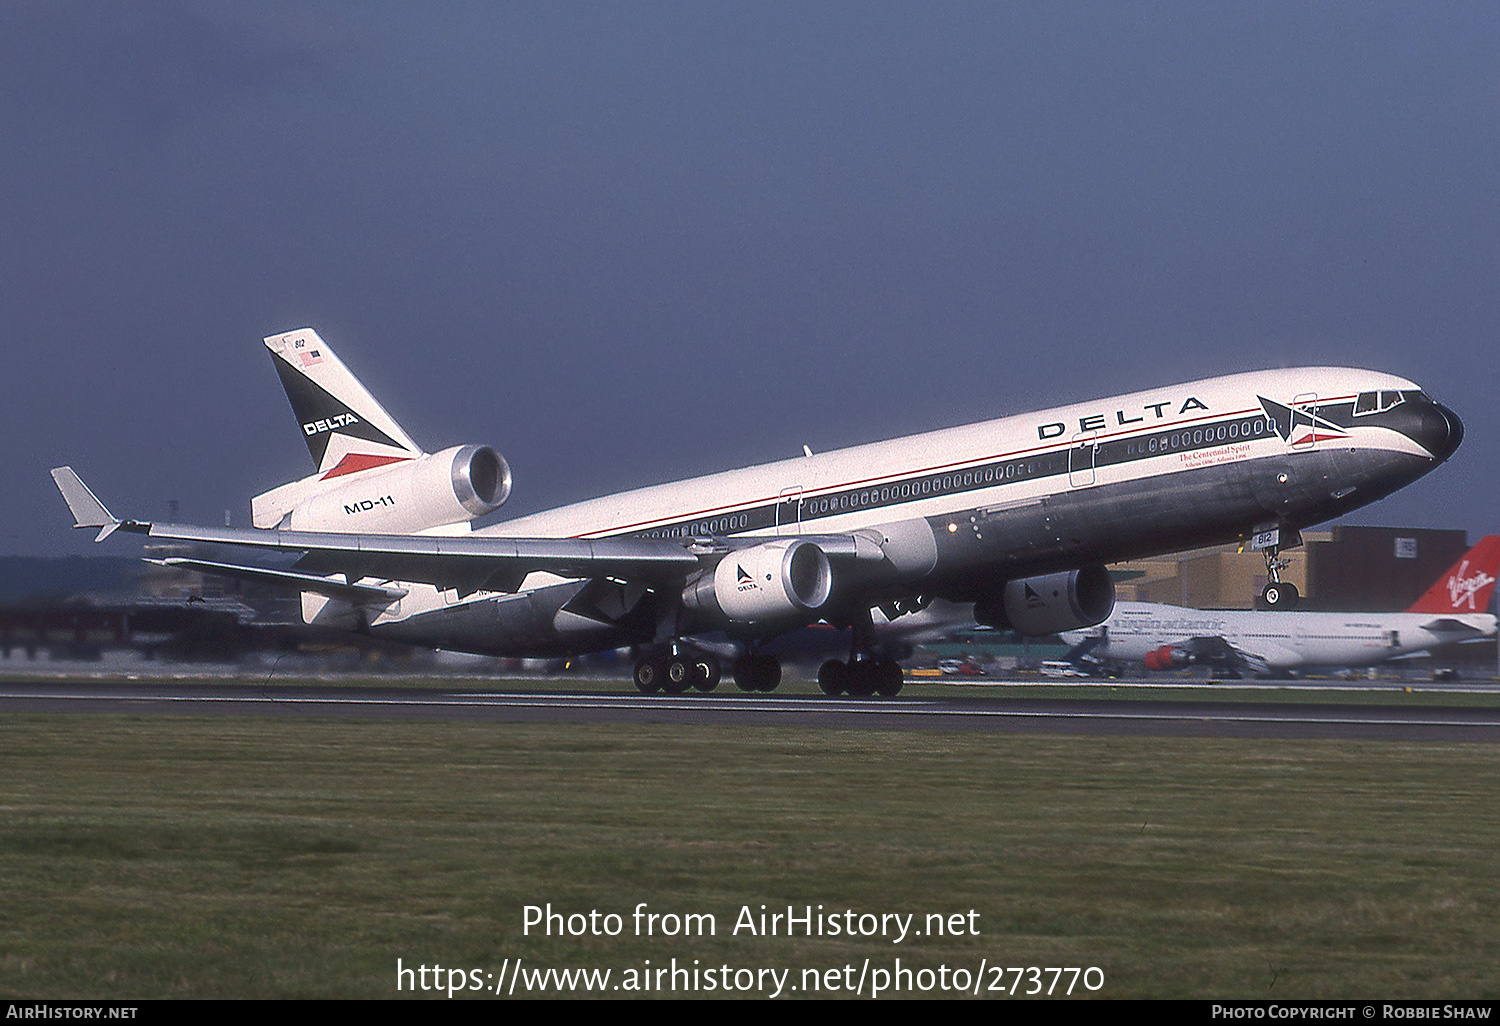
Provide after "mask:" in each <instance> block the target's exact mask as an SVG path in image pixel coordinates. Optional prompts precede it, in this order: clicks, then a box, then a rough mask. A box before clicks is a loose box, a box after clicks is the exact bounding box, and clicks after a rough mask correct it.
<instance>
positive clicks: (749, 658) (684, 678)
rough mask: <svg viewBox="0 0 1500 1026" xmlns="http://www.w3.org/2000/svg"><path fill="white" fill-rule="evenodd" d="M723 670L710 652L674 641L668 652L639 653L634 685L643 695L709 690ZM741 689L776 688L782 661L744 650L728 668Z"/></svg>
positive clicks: (759, 689) (761, 689) (715, 684)
mask: <svg viewBox="0 0 1500 1026" xmlns="http://www.w3.org/2000/svg"><path fill="white" fill-rule="evenodd" d="M721 673H722V670H721V668H720V664H719V659H718V657H717V656H715V655H714V654H713V653H711V652H699V651H697V650H695V649H692V648H689V647H688V646H686V645H682V644H675V645H673V650H672V651H668V652H667V653H665V654H663V653H653V654H647V655H644V656H642V657H641V658H640V659H638V660H636V664H635V686H636V688H637V690H639V691H641V692H642V693H643V694H647V695H651V694H655V693H656V692H658V691H661V692H665V693H666V694H669V695H680V694H683V693H684V692H686V691H688V690H689V689H691V690H694V691H702V692H709V691H712V690H713V689H714V688H716V687H718V686H719V679H720V674H721ZM730 673H731V674H732V675H733V677H734V683H735V686H736V687H738V688H739V689H740V690H741V691H775V690H776V687H777V685H779V684H780V683H781V662H780V660H778V659H777V658H776V657H775V656H768V655H762V654H761V653H759V652H753V651H752V652H747V653H746V654H745V655H742V656H740V657H739V658H738V659H736V660H735V661H734V664H733V665H732V666H731V667H730Z"/></svg>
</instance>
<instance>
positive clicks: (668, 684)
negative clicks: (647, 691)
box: [661, 656, 698, 695]
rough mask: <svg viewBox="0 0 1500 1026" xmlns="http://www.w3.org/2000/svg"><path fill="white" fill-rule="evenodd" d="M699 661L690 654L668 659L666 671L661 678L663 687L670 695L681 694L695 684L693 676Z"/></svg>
mask: <svg viewBox="0 0 1500 1026" xmlns="http://www.w3.org/2000/svg"><path fill="white" fill-rule="evenodd" d="M697 669H698V661H697V660H696V659H693V658H691V657H690V656H676V657H675V658H672V659H669V660H667V664H666V673H665V674H663V676H662V679H661V689H662V690H663V691H665V692H666V693H667V694H669V695H680V694H682V693H683V692H684V691H686V690H687V689H688V688H690V687H692V686H693V677H694V675H695V674H696V672H697Z"/></svg>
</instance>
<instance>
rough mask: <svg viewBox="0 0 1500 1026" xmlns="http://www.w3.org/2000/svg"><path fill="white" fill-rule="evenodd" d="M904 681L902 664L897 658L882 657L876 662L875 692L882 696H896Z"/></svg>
mask: <svg viewBox="0 0 1500 1026" xmlns="http://www.w3.org/2000/svg"><path fill="white" fill-rule="evenodd" d="M903 683H905V678H904V677H903V675H902V673H901V664H900V663H898V662H896V660H894V659H882V660H880V661H879V662H877V663H876V664H875V693H876V694H877V695H879V696H880V697H881V698H895V697H896V696H897V695H899V694H900V693H901V685H902V684H903Z"/></svg>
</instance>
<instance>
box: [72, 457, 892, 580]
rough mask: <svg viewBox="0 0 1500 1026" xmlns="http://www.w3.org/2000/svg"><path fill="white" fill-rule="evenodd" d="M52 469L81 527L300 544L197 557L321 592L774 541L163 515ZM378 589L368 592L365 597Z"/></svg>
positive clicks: (592, 569) (840, 538)
mask: <svg viewBox="0 0 1500 1026" xmlns="http://www.w3.org/2000/svg"><path fill="white" fill-rule="evenodd" d="M52 477H53V480H54V481H56V482H57V486H58V489H59V490H60V491H61V492H62V494H63V498H64V500H66V501H67V503H68V508H69V509H70V510H72V512H73V519H74V521H75V524H74V526H75V527H79V528H91V529H92V528H99V535H98V538H97V539H96V540H98V541H102V540H104V539H105V538H106V537H108V536H109V535H110V534H112V533H114V532H115V531H117V530H119V531H125V532H127V533H130V534H141V535H145V536H146V537H148V538H153V539H157V540H160V541H174V542H197V543H203V544H215V545H237V546H242V547H245V548H252V549H260V550H264V551H274V552H300V553H301V554H302V555H301V557H300V558H299V559H298V560H297V562H296V564H295V570H296V571H301V572H302V573H288V572H286V571H274V570H267V569H265V568H261V567H246V566H237V565H235V564H230V563H217V562H209V561H202V560H200V561H195V562H197V563H198V565H196V566H194V567H192V569H196V570H202V571H204V572H206V573H215V574H220V575H223V576H241V577H256V578H257V579H259V580H261V581H263V582H267V583H279V584H284V585H286V586H288V587H295V588H300V589H302V590H308V591H319V590H320V588H319V587H315V586H314V585H313V583H312V582H315V581H316V582H323V583H324V584H326V583H327V580H326V577H323V576H319V575H331V574H343V575H346V577H347V579H348V580H349V581H351V582H353V581H358V580H362V579H365V578H373V579H375V580H378V581H411V582H418V583H422V584H430V585H433V586H434V587H436V588H440V589H443V590H448V589H454V590H457V591H458V592H459V593H460V594H470V593H472V592H476V591H516V590H517V589H519V588H520V586H521V582H522V581H524V580H525V579H526V576H527V575H528V574H530V573H533V572H536V571H545V572H547V573H553V574H557V575H558V576H561V577H574V578H588V577H621V578H627V579H630V580H644V581H646V582H648V583H661V584H667V583H675V584H679V585H680V584H681V583H682V581H683V580H684V579H685V578H686V577H687V575H688V574H690V573H692V572H693V571H695V570H697V569H699V568H700V567H702V566H704V565H705V564H706V563H707V562H712V561H714V560H715V558H716V557H718V556H721V555H722V554H723V553H724V552H727V551H729V550H730V549H731V548H741V547H746V546H749V545H757V544H761V543H762V542H766V541H771V540H774V539H770V538H736V539H732V540H729V541H725V540H723V539H697V538H683V539H662V538H595V539H588V538H501V537H493V536H490V535H473V534H469V535H459V536H435V535H404V534H338V533H332V532H326V531H283V530H279V529H273V530H259V529H253V528H252V529H246V528H229V527H222V528H212V527H195V526H192V525H185V524H157V523H149V522H145V521H139V520H121V519H119V518H117V517H115V516H114V515H113V514H111V513H110V512H109V510H108V509H107V508H106V507H105V506H104V504H103V503H102V502H100V501H99V500H98V498H96V497H95V496H94V493H93V492H91V491H90V490H89V488H88V486H87V485H85V484H84V483H83V481H82V480H81V479H80V478H79V477H78V475H77V473H75V472H74V471H73V468H71V467H58V468H56V469H54V470H53V471H52ZM799 537H800V536H799ZM805 540H807V541H811V542H813V543H814V544H817V545H818V547H819V548H821V549H823V551H824V553H825V554H826V555H828V556H830V557H836V558H854V559H883V558H884V556H885V553H884V550H883V549H881V548H880V546H879V545H878V544H876V543H875V542H874V541H873V540H871V539H870V538H868V537H866V536H864V535H807V536H805ZM178 565H183V564H178ZM325 593H326V591H325ZM341 597H342V596H341ZM372 597H373V596H367V597H366V600H368V599H369V598H372ZM390 597H392V598H393V597H394V596H390Z"/></svg>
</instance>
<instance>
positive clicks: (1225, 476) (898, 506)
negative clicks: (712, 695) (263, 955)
mask: <svg viewBox="0 0 1500 1026" xmlns="http://www.w3.org/2000/svg"><path fill="white" fill-rule="evenodd" d="M266 346H267V348H268V349H269V350H270V352H271V357H272V363H273V364H274V365H275V368H276V370H277V373H278V374H279V375H280V377H281V381H282V384H283V386H284V387H285V389H286V392H287V396H288V398H289V399H290V401H291V405H292V409H293V411H294V413H295V414H296V418H297V423H298V425H299V426H300V430H301V433H302V435H303V438H304V440H305V441H306V442H307V445H308V448H309V449H310V451H311V453H312V456H313V462H314V464H315V465H316V467H317V471H316V472H315V473H314V474H312V475H311V476H309V477H305V478H302V479H301V480H298V481H294V482H292V483H290V484H287V485H283V486H281V487H280V488H276V489H274V490H272V491H270V492H267V493H265V494H264V495H260V496H257V497H256V499H255V500H254V502H253V504H252V514H253V516H252V520H253V523H254V527H253V528H249V529H238V530H236V529H230V528H211V527H194V526H184V525H174V524H159V523H146V522H141V521H136V520H120V519H118V518H116V517H114V516H113V515H112V514H111V513H110V512H109V510H107V509H106V508H105V507H104V505H103V504H102V503H100V502H99V500H98V499H97V498H95V497H94V495H93V494H92V493H91V492H90V491H89V490H88V488H87V487H85V486H84V484H83V482H82V481H81V480H80V479H79V478H78V476H77V475H76V474H75V473H74V472H73V471H72V470H71V469H70V468H67V467H60V468H57V469H56V470H54V471H53V477H54V479H55V480H56V481H57V484H58V486H59V487H60V489H61V490H62V493H63V496H64V498H65V499H66V500H67V502H68V505H69V506H70V508H71V509H72V512H73V515H74V519H75V521H76V526H78V527H86V528H97V529H99V539H100V540H102V539H103V538H105V537H106V536H108V535H110V534H111V533H113V532H114V531H116V530H121V531H127V532H133V533H137V534H143V535H146V536H148V537H149V538H150V539H152V540H153V541H156V542H162V541H169V542H178V543H183V542H186V543H193V542H203V543H219V544H225V545H234V546H244V547H249V548H253V549H261V550H276V551H284V552H295V553H298V554H299V558H298V559H297V562H296V564H295V566H293V567H292V568H291V569H278V568H268V567H263V566H257V565H255V564H253V563H246V562H240V561H237V560H236V561H225V560H221V559H218V558H207V557H205V558H189V557H176V558H171V559H167V560H165V562H167V563H169V564H171V565H176V566H183V567H187V568H190V569H195V570H199V571H203V572H207V573H215V574H222V575H226V576H231V577H239V578H248V579H252V580H257V581H262V582H268V583H272V584H278V585H282V586H285V587H287V588H291V589H295V590H297V591H300V592H301V593H302V609H303V617H304V619H306V620H307V622H309V623H314V624H324V625H331V626H341V627H347V628H349V629H351V630H358V631H368V632H369V633H371V634H375V635H381V636H385V637H389V638H395V639H400V640H404V641H408V642H411V643H414V644H420V645H426V646H437V647H444V648H452V649H461V650H466V651H472V652H484V653H492V654H497V655H541V656H546V655H559V654H571V653H578V652H587V651H595V650H601V649H608V648H617V647H620V646H624V645H631V646H635V647H636V648H637V650H638V652H639V653H640V658H639V660H638V662H637V663H636V669H635V679H636V683H637V685H638V686H639V687H640V688H641V689H642V690H646V691H653V690H657V689H659V688H664V689H666V690H668V691H672V692H678V691H681V690H684V689H686V688H688V687H690V686H691V687H698V688H699V689H702V690H708V689H710V688H712V687H713V686H714V685H715V684H716V683H717V682H718V679H719V672H720V671H719V663H718V660H717V659H716V658H715V657H714V656H713V654H712V652H711V651H709V650H708V649H707V648H706V647H704V646H702V645H695V644H694V639H695V638H703V637H705V636H709V635H720V634H722V635H727V636H728V638H730V639H731V640H734V641H735V642H737V644H738V645H740V646H741V650H742V651H743V655H741V656H740V657H738V658H736V659H735V661H734V676H735V680H736V683H738V684H739V685H740V686H741V687H743V688H745V689H746V690H766V691H769V690H772V689H774V688H775V687H776V685H777V683H778V682H779V680H780V677H781V668H780V665H779V663H778V662H777V661H776V660H775V659H774V658H773V657H771V656H769V655H768V654H766V653H765V652H764V651H762V648H761V646H762V644H763V643H764V642H767V641H769V640H771V639H774V638H776V637H777V636H779V635H781V634H783V633H785V632H787V631H790V630H793V629H796V628H798V627H801V626H804V625H807V624H811V623H816V622H819V621H822V622H826V623H829V624H831V625H833V626H836V627H839V628H841V629H848V630H850V632H851V635H850V636H851V640H850V658H849V660H848V661H847V662H845V661H842V660H831V661H829V662H828V663H826V664H825V665H824V667H823V670H822V672H821V673H820V683H822V685H823V687H824V689H825V690H826V691H828V692H829V693H839V692H842V691H848V692H850V693H852V694H871V693H877V692H878V693H881V694H894V693H895V692H896V691H897V690H899V689H900V686H901V671H900V667H899V666H898V665H897V664H896V663H895V662H894V660H892V659H890V658H889V657H888V656H887V655H886V654H885V653H883V652H882V651H881V649H880V645H879V640H878V638H877V636H876V635H875V633H874V632H873V631H872V629H871V617H870V611H871V610H872V609H875V608H878V609H881V610H883V611H884V612H885V614H886V616H887V617H888V618H891V617H896V616H900V615H901V614H902V613H904V612H909V611H914V610H917V609H920V608H922V607H923V606H924V605H925V603H926V602H927V601H928V600H930V599H932V598H944V599H948V600H951V601H957V602H964V603H973V605H974V617H975V619H977V620H978V621H980V622H981V623H986V624H992V625H996V626H1009V627H1012V628H1014V629H1016V630H1018V631H1021V632H1024V633H1027V634H1033V635H1045V634H1053V633H1056V632H1057V631H1061V630H1069V629H1072V628H1076V627H1082V626H1086V625H1089V624H1094V623H1098V622H1100V621H1102V620H1103V619H1104V618H1105V617H1107V616H1108V615H1109V612H1110V609H1111V608H1112V606H1113V604H1114V587H1113V585H1112V584H1111V582H1110V578H1109V574H1108V572H1107V571H1106V570H1105V568H1104V564H1105V563H1107V562H1113V561H1116V560H1123V559H1130V558H1138V557H1141V556H1146V555H1150V554H1156V553H1162V552H1168V551H1176V550H1180V549H1188V548H1195V547H1199V546H1204V545H1212V544H1218V543H1225V542H1230V541H1234V540H1237V539H1249V538H1254V539H1256V542H1255V544H1256V546H1257V547H1260V548H1264V550H1265V552H1266V557H1267V563H1268V566H1270V567H1272V568H1273V569H1272V574H1271V576H1272V579H1273V580H1275V579H1276V574H1275V570H1274V567H1275V556H1276V554H1277V552H1278V549H1279V548H1280V547H1284V546H1286V545H1289V544H1296V542H1297V541H1298V535H1297V531H1298V529H1299V528H1302V527H1306V526H1308V525H1311V524H1315V523H1319V522H1321V521H1324V520H1327V519H1330V518H1332V517H1336V516H1339V515H1341V514H1344V513H1347V512H1349V511H1350V510H1352V509H1356V508H1358V507H1360V506H1363V505H1364V504H1366V503H1369V502H1373V501H1375V500H1376V499H1379V498H1382V497H1384V496H1386V495H1389V494H1390V493H1391V492H1393V491H1395V490H1396V489H1398V488H1400V487H1402V486H1404V485H1406V484H1409V483H1410V482H1412V481H1414V480H1416V479H1417V478H1419V477H1421V476H1422V475H1423V474H1426V473H1427V472H1428V471H1430V470H1432V469H1433V468H1434V467H1436V466H1437V465H1438V464H1440V463H1442V462H1443V461H1444V460H1446V459H1447V458H1448V457H1449V456H1450V455H1451V454H1452V453H1453V451H1454V450H1455V449H1456V448H1457V447H1458V444H1459V442H1460V440H1461V438H1462V434H1463V428H1462V425H1461V424H1460V422H1459V419H1458V417H1457V416H1455V415H1454V414H1453V413H1452V412H1450V411H1449V410H1447V409H1445V408H1444V407H1442V406H1441V405H1439V404H1437V403H1435V402H1434V401H1433V400H1431V399H1430V398H1428V397H1427V395H1425V394H1424V393H1423V392H1422V391H1421V389H1420V388H1418V386H1417V385H1415V384H1413V383H1412V382H1410V381H1407V380H1405V379H1403V378H1399V377H1395V376H1393V375H1390V374H1382V373H1377V372H1374V371H1364V370H1353V369H1347V368H1334V367H1305V368H1299V369H1293V370H1272V371H1256V372H1251V373H1246V374H1235V375H1232V376H1229V377H1221V378H1212V379H1209V380H1205V381H1194V382H1188V383H1185V384H1180V385H1172V386H1168V387H1164V388H1159V389H1152V390H1150V391H1146V392H1137V393H1133V394H1130V395H1123V396H1118V397H1115V398H1111V399H1101V400H1098V401H1095V402H1088V403H1082V404H1079V405H1076V406H1066V407H1062V408H1060V409H1054V410H1046V411H1042V412H1039V413H1031V414H1023V415H1020V416H1011V417H1006V418H1003V419H1000V420H992V421H987V422H984V423H980V424H971V425H968V426H965V427H956V428H949V429H947V430H942V431H934V432H930V433H927V434H921V435H913V436H910V437H906V438H898V439H894V440H892V441H886V442H877V443H874V444H870V445H862V446H857V447H855V448H851V449H843V450H838V451H833V452H826V453H819V454H817V455H813V454H811V453H810V452H809V453H807V454H806V455H803V456H798V457H796V458H794V459H789V460H782V461H780V462H777V463H769V464H765V465H762V466H755V467H748V468H745V469H742V470H731V471H726V472H724V473H720V474H714V475H710V476H708V477H701V478H695V479H692V480H687V481H680V482H676V483H673V484H665V485H658V486H655V487H651V488H642V489H639V490H636V491H631V492H622V493H620V494H616V495H610V496H606V497H604V498H601V499H594V500H592V501H589V502H582V503H578V504H576V505H571V506H564V507H562V508H560V509H554V510H550V511H548V512H545V513H536V514H533V515H530V516H525V517H521V518H519V519H515V520H511V521H509V522H506V523H499V524H494V525H491V526H487V527H483V528H480V529H477V530H472V531H471V530H470V527H471V522H472V521H473V520H475V519H476V518H478V517H481V516H483V515H485V514H487V513H490V512H491V511H493V510H495V509H497V508H498V507H499V506H500V505H501V503H503V502H504V501H505V499H506V497H507V495H508V494H509V492H510V487H511V475H510V468H509V467H508V465H507V464H506V462H505V460H504V459H503V458H502V457H501V456H500V455H499V454H498V453H497V452H496V451H495V450H493V449H491V448H489V447H486V446H475V445H466V446H457V447H453V448H450V449H444V450H442V451H441V452H436V453H426V452H424V451H423V450H422V449H421V448H420V447H419V446H418V445H417V444H416V443H415V442H414V441H413V440H412V439H411V438H410V437H409V436H408V435H407V434H406V433H405V432H404V431H403V430H402V429H401V427H400V426H399V425H398V424H397V423H396V422H395V421H394V420H393V419H392V418H391V417H390V415H389V414H388V413H386V411H385V410H384V409H383V408H382V407H381V406H380V404H379V403H377V402H376V401H375V399H374V398H373V397H372V396H371V395H370V394H369V392H368V391H366V390H365V388H364V387H363V386H362V385H361V384H360V383H359V382H358V381H357V380H356V379H355V378H354V376H353V375H352V374H351V373H350V372H349V371H348V369H347V368H346V367H345V366H344V364H343V363H342V362H341V361H340V360H339V359H338V357H336V356H335V355H334V353H333V351H332V350H331V349H329V347H328V345H327V343H325V342H324V341H323V340H322V339H321V338H319V337H318V335H317V334H316V333H315V332H314V331H312V330H311V329H306V328H304V329H301V330H298V331H292V332H287V333H285V334H280V335H273V336H271V337H270V338H267V339H266Z"/></svg>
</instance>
